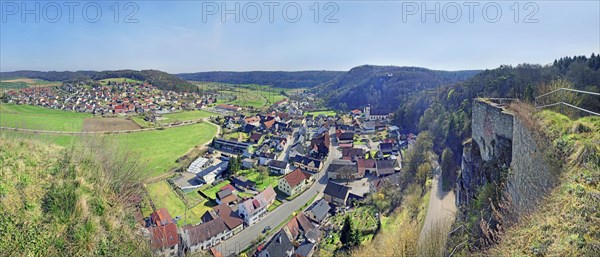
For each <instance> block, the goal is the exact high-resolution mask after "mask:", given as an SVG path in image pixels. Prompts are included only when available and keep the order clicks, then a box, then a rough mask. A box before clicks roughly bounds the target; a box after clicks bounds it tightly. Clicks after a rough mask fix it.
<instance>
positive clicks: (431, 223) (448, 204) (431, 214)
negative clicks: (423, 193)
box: [419, 167, 456, 241]
mask: <svg viewBox="0 0 600 257" xmlns="http://www.w3.org/2000/svg"><path fill="white" fill-rule="evenodd" d="M440 171H441V170H440V168H439V167H438V168H437V169H436V172H434V175H433V181H432V184H431V197H430V198H429V208H428V209H427V216H426V217H425V222H424V223H423V229H422V230H421V235H420V238H419V241H423V240H424V239H425V238H426V237H427V234H428V233H429V232H430V231H432V229H438V228H439V226H441V228H442V229H444V230H445V229H449V228H450V226H449V225H450V224H452V222H453V221H454V217H455V216H454V215H455V214H456V204H455V201H454V198H455V195H454V191H449V192H444V191H443V189H442V183H441V174H440V173H441V172H440ZM447 232H448V231H444V233H447Z"/></svg>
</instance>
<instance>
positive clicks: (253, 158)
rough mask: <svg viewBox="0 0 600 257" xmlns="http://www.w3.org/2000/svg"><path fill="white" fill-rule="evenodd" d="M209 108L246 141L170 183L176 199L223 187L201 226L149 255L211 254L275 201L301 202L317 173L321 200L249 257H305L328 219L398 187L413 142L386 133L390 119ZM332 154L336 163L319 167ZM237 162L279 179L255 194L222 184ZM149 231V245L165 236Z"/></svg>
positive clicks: (249, 185) (221, 149)
mask: <svg viewBox="0 0 600 257" xmlns="http://www.w3.org/2000/svg"><path fill="white" fill-rule="evenodd" d="M299 106H300V107H299ZM216 108H223V110H227V112H228V113H230V114H231V115H227V116H225V117H224V119H223V120H224V122H223V125H222V126H223V127H224V128H227V129H228V130H230V131H235V132H236V133H245V134H246V135H247V137H243V140H238V139H237V138H229V139H227V138H215V139H213V141H212V143H211V145H210V150H209V153H211V154H215V153H220V157H207V156H205V157H199V158H198V159H196V160H195V161H194V162H192V164H191V165H190V166H189V167H188V169H187V171H186V172H183V174H182V176H181V177H180V178H178V179H176V180H175V185H176V186H179V187H180V189H181V190H183V191H187V190H191V189H197V188H199V187H201V186H204V185H206V184H209V185H212V186H214V185H216V184H218V183H220V182H222V181H225V180H228V181H229V183H228V184H227V186H224V187H222V188H219V190H218V191H217V193H216V199H214V200H215V202H216V203H217V206H215V207H213V208H212V210H210V211H207V212H206V213H205V214H204V215H202V222H201V223H199V224H195V225H186V226H183V227H182V228H180V230H179V231H178V234H179V237H180V240H179V241H177V242H175V241H173V240H172V242H170V241H169V244H165V243H160V242H162V241H160V242H159V243H154V241H153V247H154V246H160V247H159V248H155V249H156V250H157V251H161V252H162V253H163V254H168V253H171V251H174V250H173V249H175V248H177V249H179V252H178V253H179V254H181V253H189V252H196V251H200V250H210V251H213V252H215V251H216V250H214V248H213V247H214V246H215V245H217V244H219V243H221V242H223V241H224V240H227V239H228V238H230V237H232V236H233V235H235V234H237V233H239V232H240V231H242V230H243V229H244V228H246V227H248V226H252V225H255V224H256V223H257V222H258V221H260V220H261V219H263V218H264V217H265V215H267V213H268V210H269V207H270V206H271V205H273V203H274V202H275V201H276V199H277V198H278V197H279V198H280V199H283V198H286V197H292V196H295V195H299V194H301V193H302V192H303V191H305V190H306V189H308V188H309V187H310V186H311V185H313V184H314V183H315V182H316V180H317V179H316V178H317V177H319V176H317V175H319V174H321V173H320V172H321V171H325V173H324V174H325V175H326V176H327V179H328V182H327V184H326V186H325V189H324V191H323V198H322V199H319V200H317V201H316V202H314V203H313V204H312V205H311V206H310V207H309V208H308V209H306V210H305V211H301V212H299V213H297V214H296V213H294V217H293V218H292V219H291V220H290V221H289V222H288V223H287V224H286V225H285V226H283V227H282V229H281V230H280V231H276V232H275V233H274V236H272V237H271V238H270V240H269V241H268V242H267V243H265V244H261V245H260V246H258V249H257V251H256V253H255V256H265V257H268V256H307V257H309V256H312V255H313V252H314V250H315V247H316V245H317V244H318V242H319V240H320V238H321V231H320V229H319V228H320V227H321V225H322V224H324V222H326V220H327V217H328V216H330V215H333V214H335V213H336V211H339V210H340V209H345V208H346V207H347V206H352V202H353V201H359V200H362V199H364V197H365V194H366V193H372V192H376V191H378V190H381V189H382V188H383V187H384V185H398V184H399V183H400V182H399V181H400V176H399V174H400V173H399V171H400V170H401V168H402V165H401V159H402V156H401V155H402V154H401V151H400V149H401V148H403V147H407V146H408V145H409V144H410V143H411V142H412V141H414V138H415V137H414V136H413V135H408V136H407V135H401V134H400V131H399V129H398V128H397V127H394V126H390V125H388V123H387V121H388V120H389V118H390V117H391V114H390V113H387V114H386V112H385V111H383V112H382V111H376V110H373V109H371V108H370V107H367V108H365V109H364V110H363V111H361V110H353V111H352V112H350V113H349V115H344V117H343V118H342V117H337V116H336V117H328V116H325V115H318V116H312V115H302V113H301V111H300V113H298V110H297V109H298V108H301V105H300V104H299V102H298V101H285V102H282V103H280V104H277V105H275V106H272V107H271V109H270V110H269V111H267V112H265V113H258V114H255V115H243V114H241V112H240V109H238V107H236V106H232V105H225V104H224V105H219V106H217V107H216ZM383 131H387V133H385V135H386V137H385V138H381V140H379V141H378V142H371V140H363V141H364V142H363V141H361V139H360V138H363V139H365V138H368V136H369V135H372V134H373V133H376V132H383ZM240 138H242V137H240ZM333 151H335V156H336V158H334V159H333V160H327V158H328V157H329V156H331V153H332V152H333ZM238 156H239V157H241V158H239V159H241V160H242V162H241V168H242V169H255V168H256V167H257V166H264V167H266V168H267V169H268V171H269V173H271V174H272V175H277V176H279V179H278V181H277V185H276V187H275V188H273V187H271V186H267V187H266V188H265V189H264V190H263V191H261V192H258V190H257V187H256V185H257V182H258V181H254V180H251V179H248V178H246V177H244V176H240V175H235V174H234V175H228V176H225V175H224V174H226V173H225V172H226V171H227V169H228V167H229V163H230V162H231V158H237V157H238ZM337 156H341V157H340V158H337ZM326 163H328V165H327V164H326ZM325 167H327V168H326V170H325V169H324V168H325ZM255 172H257V171H255ZM363 179H364V181H368V182H367V183H362V184H366V185H365V186H363V188H362V190H356V188H355V186H354V184H353V182H355V181H361V180H363ZM358 184H361V183H358ZM240 192H244V194H240ZM242 195H243V196H242ZM248 195H250V196H248ZM151 218H152V217H151ZM151 224H155V223H151ZM153 226H155V227H158V226H157V225H153ZM170 226H173V225H170ZM151 231H152V233H155V234H156V235H154V236H152V237H151V238H156V237H159V236H162V235H165V233H163V232H160V230H157V229H154V228H153V229H151ZM171 234H172V233H171ZM153 240H154V239H153ZM175 243H177V245H175ZM173 247H175V248H173Z"/></svg>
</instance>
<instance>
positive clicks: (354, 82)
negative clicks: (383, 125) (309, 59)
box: [318, 65, 479, 112]
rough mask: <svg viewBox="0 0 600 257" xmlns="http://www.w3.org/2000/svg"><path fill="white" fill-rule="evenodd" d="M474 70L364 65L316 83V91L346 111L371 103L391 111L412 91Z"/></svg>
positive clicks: (330, 104) (467, 75)
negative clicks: (324, 81)
mask: <svg viewBox="0 0 600 257" xmlns="http://www.w3.org/2000/svg"><path fill="white" fill-rule="evenodd" d="M478 72H479V71H436V70H429V69H425V68H417V67H395V66H373V65H364V66H359V67H356V68H353V69H351V70H350V71H348V72H346V73H344V74H343V75H341V76H339V77H337V78H335V79H334V80H332V81H329V82H327V83H324V84H322V85H320V86H319V87H318V93H319V95H321V96H322V97H323V98H324V101H325V104H326V105H327V106H328V107H331V108H337V109H344V110H347V109H353V108H361V107H364V106H366V105H369V104H371V106H373V107H379V108H384V109H390V110H391V111H392V112H393V111H394V110H396V108H397V107H398V103H399V102H402V101H404V99H406V98H408V97H409V96H411V95H413V94H417V93H418V92H421V91H425V90H429V89H433V88H436V87H438V86H441V85H447V84H452V83H455V82H458V81H463V80H466V79H469V78H471V77H472V76H473V75H475V74H477V73H478Z"/></svg>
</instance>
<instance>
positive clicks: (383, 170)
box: [377, 160, 396, 176]
mask: <svg viewBox="0 0 600 257" xmlns="http://www.w3.org/2000/svg"><path fill="white" fill-rule="evenodd" d="M395 165H396V160H377V175H379V176H385V175H389V174H394V173H395V172H396V171H395V169H394V166H395Z"/></svg>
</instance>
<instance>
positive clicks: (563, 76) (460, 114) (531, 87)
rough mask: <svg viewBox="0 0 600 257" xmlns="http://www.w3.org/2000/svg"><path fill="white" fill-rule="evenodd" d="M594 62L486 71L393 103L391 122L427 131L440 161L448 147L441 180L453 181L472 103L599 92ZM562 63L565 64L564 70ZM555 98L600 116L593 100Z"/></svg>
mask: <svg viewBox="0 0 600 257" xmlns="http://www.w3.org/2000/svg"><path fill="white" fill-rule="evenodd" d="M599 59H600V56H598V55H593V56H592V57H590V58H587V57H585V56H583V57H581V56H580V57H574V58H569V57H567V58H561V59H560V60H557V61H556V62H555V64H553V65H547V66H541V65H532V64H522V65H518V66H516V67H512V66H500V67H499V68H496V69H493V70H485V71H483V72H481V73H480V74H477V75H475V76H474V77H473V78H471V79H469V80H467V81H463V82H459V83H455V84H453V85H449V86H442V87H438V88H436V89H434V90H429V91H423V92H421V93H420V94H416V95H414V96H413V97H411V98H407V99H404V101H400V102H398V108H397V110H396V112H395V115H394V120H393V123H394V124H396V125H398V126H399V127H400V128H401V129H402V130H403V131H404V132H419V131H425V130H426V131H429V132H430V133H431V136H432V137H433V142H434V147H433V149H434V151H435V152H436V153H437V154H439V155H440V156H442V153H443V151H444V149H445V148H448V149H447V153H446V154H445V155H446V156H448V157H450V156H451V157H452V159H453V160H454V162H448V161H447V160H446V162H445V164H446V165H448V166H450V167H453V169H452V170H449V171H447V170H444V172H445V173H446V172H447V173H446V174H444V175H445V176H446V178H447V179H448V180H450V181H453V178H452V177H453V174H454V171H455V170H456V169H457V168H458V166H459V164H460V158H461V155H462V143H463V142H464V141H465V140H466V139H467V138H469V137H471V104H472V99H474V98H477V97H489V98H516V99H520V100H522V101H525V102H533V101H535V97H536V96H539V95H542V94H544V93H546V92H550V91H552V90H554V89H556V88H559V87H567V88H573V89H579V90H585V91H592V92H600V69H598V68H597V67H595V66H594V65H596V63H597V62H598V61H599ZM565 63H568V66H566V68H565V66H564V65H565ZM558 98H562V100H565V99H571V100H565V101H570V102H571V103H572V104H575V105H577V106H581V107H583V108H586V109H589V110H592V111H595V112H600V101H599V97H598V96H591V95H586V94H576V93H567V94H565V95H563V96H558ZM558 100H559V99H556V101H558ZM567 111H568V112H569V113H570V114H571V115H577V114H581V113H578V112H577V111H574V110H573V109H569V110H565V112H567ZM442 161H444V160H442Z"/></svg>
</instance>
